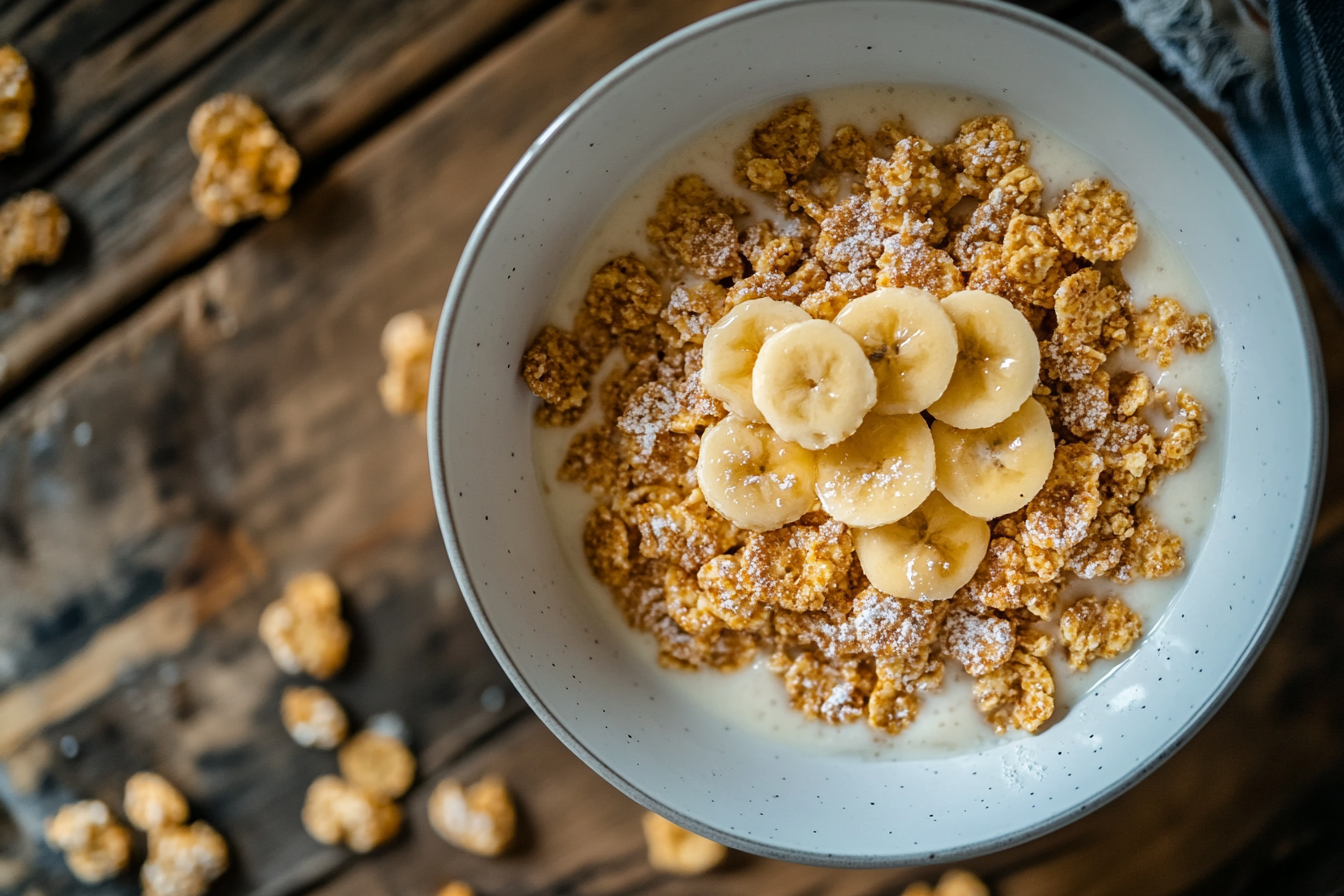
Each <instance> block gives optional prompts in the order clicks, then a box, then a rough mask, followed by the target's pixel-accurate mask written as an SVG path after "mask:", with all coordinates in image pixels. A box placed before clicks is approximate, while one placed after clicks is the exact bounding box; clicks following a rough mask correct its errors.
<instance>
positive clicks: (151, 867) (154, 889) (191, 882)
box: [140, 821, 229, 896]
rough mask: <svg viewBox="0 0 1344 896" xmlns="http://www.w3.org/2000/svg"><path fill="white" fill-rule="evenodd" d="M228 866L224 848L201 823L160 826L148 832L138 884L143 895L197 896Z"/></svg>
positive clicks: (212, 829)
mask: <svg viewBox="0 0 1344 896" xmlns="http://www.w3.org/2000/svg"><path fill="white" fill-rule="evenodd" d="M228 867H229V847H228V845H227V844H226V843H225V842H224V838H223V837H221V836H220V835H219V832H218V831H216V830H215V829H214V828H212V827H211V826H210V825H208V824H206V823H205V822H204V821H197V822H193V823H192V824H190V825H172V826H169V827H162V828H159V829H158V830H155V831H153V832H151V833H150V836H149V858H147V859H146V860H145V864H144V866H143V867H142V868H141V869H140V885H141V887H142V888H143V890H144V893H145V896H201V894H203V893H204V892H205V891H206V890H208V889H209V888H210V884H211V883H213V882H214V880H215V879H216V878H217V877H219V876H220V875H221V874H223V873H224V871H225V870H226V869H227V868H228Z"/></svg>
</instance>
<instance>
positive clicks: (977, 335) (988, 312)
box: [929, 289, 1041, 429]
mask: <svg viewBox="0 0 1344 896" xmlns="http://www.w3.org/2000/svg"><path fill="white" fill-rule="evenodd" d="M943 310H945V311H946V312H947V313H948V316H950V317H951V318H952V323H954V324H956V327H957V344H958V350H957V365H956V369H955V370H953V371H952V379H951V381H950V382H949V383H948V384H947V389H946V390H945V391H944V392H943V394H942V397H941V398H939V399H938V400H937V401H935V402H934V403H933V404H931V405H929V413H930V414H932V415H933V416H934V417H936V418H937V419H939V420H942V421H943V422H944V423H948V424H951V425H952V426H957V427H960V428H962V429H977V428H979V427H982V426H992V425H994V424H995V423H998V422H999V421H1000V420H1004V419H1006V418H1007V417H1008V416H1009V415H1010V414H1012V413H1013V412H1014V411H1016V410H1017V409H1018V408H1019V407H1021V406H1022V402H1024V401H1026V400H1027V398H1028V396H1030V395H1031V390H1032V389H1034V388H1035V387H1036V381H1037V380H1038V379H1039V378H1040V368H1041V347H1040V346H1039V345H1038V344H1037V343H1036V334H1035V333H1034V332H1032V329H1031V324H1029V323H1027V319H1026V318H1025V317H1023V316H1022V312H1020V311H1018V310H1017V309H1016V308H1014V307H1013V306H1012V303H1011V302H1009V301H1008V300H1007V299H1001V298H999V297H998V296H996V295H994V294H992V293H988V292H983V291H981V290H978V289H966V290H962V291H961V292H954V293H952V295H950V296H948V297H947V298H945V299H943Z"/></svg>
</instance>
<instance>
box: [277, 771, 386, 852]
mask: <svg viewBox="0 0 1344 896" xmlns="http://www.w3.org/2000/svg"><path fill="white" fill-rule="evenodd" d="M302 818H303V827H304V829H305V830H307V831H308V833H309V835H310V836H312V838H313V839H314V840H316V841H317V842H318V843H325V844H327V845H328V846H334V845H337V844H342V843H343V844H345V845H346V846H348V847H349V848H350V849H352V850H354V851H355V852H359V853H365V852H370V851H372V850H374V849H376V848H377V847H379V846H381V845H382V844H384V843H386V842H387V841H388V840H391V839H392V838H393V837H395V836H396V835H397V832H398V831H400V830H401V819H402V815H401V807H399V806H398V805H397V804H396V803H394V802H392V801H391V800H389V799H387V798H385V797H383V796H380V795H378V794H376V793H371V792H370V791H367V790H364V789H363V788H361V787H359V786H357V785H355V784H351V783H350V782H348V781H345V780H343V779H341V778H338V777H336V776H335V775H323V776H322V777H320V778H318V779H317V780H315V781H314V782H313V783H312V784H311V785H310V786H309V787H308V793H307V796H306V797H305V799H304V803H303V815H302Z"/></svg>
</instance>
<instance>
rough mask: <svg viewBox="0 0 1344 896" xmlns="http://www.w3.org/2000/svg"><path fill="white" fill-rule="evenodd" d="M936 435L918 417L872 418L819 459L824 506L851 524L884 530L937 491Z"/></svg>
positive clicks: (836, 516) (821, 496) (818, 476)
mask: <svg viewBox="0 0 1344 896" xmlns="http://www.w3.org/2000/svg"><path fill="white" fill-rule="evenodd" d="M934 470H935V461H934V451H933V436H932V434H930V432H929V427H928V424H926V423H925V422H924V418H923V417H921V416H920V415H919V414H901V415H899V416H890V417H889V416H884V415H882V414H869V415H868V418H867V419H866V420H864V421H863V425H862V426H860V427H859V429H858V431H857V432H855V433H854V435H852V436H850V437H849V438H847V439H845V440H844V441H843V442H841V443H840V444H838V445H832V446H831V447H829V448H827V449H826V450H824V451H822V452H821V453H820V454H819V455H817V497H818V498H820V499H821V506H822V508H823V509H824V510H825V511H826V512H827V513H829V514H830V515H831V516H833V517H835V518H836V519H837V520H839V521H840V522H842V523H846V524H847V525H850V526H863V527H870V526H885V525H887V524H888V523H894V522H896V521H897V520H899V519H901V518H902V517H904V516H906V515H908V514H910V513H911V512H912V511H914V510H915V508H917V507H918V506H919V505H920V504H922V503H924V499H925V498H927V497H928V496H929V495H930V494H931V493H932V492H933V476H934Z"/></svg>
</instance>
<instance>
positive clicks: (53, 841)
mask: <svg viewBox="0 0 1344 896" xmlns="http://www.w3.org/2000/svg"><path fill="white" fill-rule="evenodd" d="M45 833H46V838H47V845H48V846H50V847H51V848H52V849H57V850H60V851H61V852H63V853H64V854H65V864H66V866H67V867H69V869H70V872H71V873H72V874H74V876H75V877H77V878H79V879H80V880H81V881H83V882H84V883H86V884H96V883H101V882H102V881H105V880H108V879H110V878H113V877H115V876H116V875H117V873H118V872H120V871H121V870H122V869H123V868H125V867H126V863H127V862H129V861H130V859H131V832H130V831H128V830H127V829H126V827H125V825H123V824H122V823H121V822H119V821H117V819H116V818H115V817H113V815H112V810H110V809H109V808H107V804H106V803H104V802H103V801H102V800H83V801H81V802H78V803H70V804H69V805H66V806H62V807H61V809H60V811H59V812H57V813H56V814H55V815H54V816H52V817H51V818H48V819H47V821H46V824H45Z"/></svg>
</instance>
